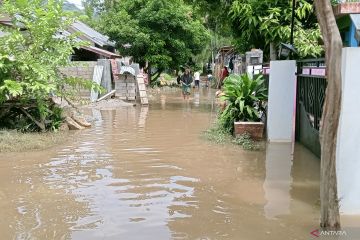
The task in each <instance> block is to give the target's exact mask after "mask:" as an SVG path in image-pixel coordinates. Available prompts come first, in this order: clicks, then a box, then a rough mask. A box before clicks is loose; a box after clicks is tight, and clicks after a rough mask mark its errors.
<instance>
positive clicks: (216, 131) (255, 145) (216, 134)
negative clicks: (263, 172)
mask: <svg viewBox="0 0 360 240" xmlns="http://www.w3.org/2000/svg"><path fill="white" fill-rule="evenodd" d="M203 135H204V137H205V139H207V140H209V141H211V142H215V143H217V144H224V145H226V144H234V145H239V146H241V147H242V148H243V149H244V150H252V151H255V150H256V151H258V150H261V149H263V146H262V145H263V144H261V142H256V141H254V140H252V139H251V137H250V135H249V134H244V135H241V136H240V137H233V136H232V135H230V134H229V133H228V132H226V131H224V130H223V129H222V128H221V127H220V126H219V124H218V123H215V124H214V125H213V126H212V127H211V128H210V129H208V130H206V131H205V132H204V134H203Z"/></svg>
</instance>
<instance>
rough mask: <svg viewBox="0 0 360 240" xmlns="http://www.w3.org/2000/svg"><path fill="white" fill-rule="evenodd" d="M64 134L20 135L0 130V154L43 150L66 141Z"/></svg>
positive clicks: (15, 132)
mask: <svg viewBox="0 0 360 240" xmlns="http://www.w3.org/2000/svg"><path fill="white" fill-rule="evenodd" d="M68 135H69V133H66V132H46V133H21V132H18V131H16V130H13V131H7V130H0V152H26V151H36V150H43V149H47V148H50V147H53V146H56V145H57V144H61V143H64V142H65V141H66V140H67V139H68Z"/></svg>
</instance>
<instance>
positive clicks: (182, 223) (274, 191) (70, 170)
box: [0, 89, 360, 240]
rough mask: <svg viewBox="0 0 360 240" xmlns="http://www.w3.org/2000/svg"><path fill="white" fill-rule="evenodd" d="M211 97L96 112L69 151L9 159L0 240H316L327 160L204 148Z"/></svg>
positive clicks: (2, 175) (5, 157) (2, 173)
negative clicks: (322, 164) (322, 175)
mask: <svg viewBox="0 0 360 240" xmlns="http://www.w3.org/2000/svg"><path fill="white" fill-rule="evenodd" d="M212 96H213V93H209V92H208V91H207V90H205V89H201V90H200V92H199V93H195V94H193V99H191V100H190V102H183V100H182V99H181V96H180V93H179V92H178V91H176V90H173V91H168V92H163V93H159V94H158V95H156V96H155V97H154V99H153V100H152V103H151V105H150V107H149V108H145V107H143V108H141V107H124V108H119V109H116V110H106V111H100V110H93V111H92V114H93V116H94V117H95V119H96V122H95V124H94V126H93V128H91V129H89V130H85V131H83V132H80V133H78V134H76V136H74V138H73V139H72V140H71V141H70V142H68V143H67V144H65V145H63V146H58V147H56V148H53V149H50V150H47V151H41V152H32V153H7V154H2V155H1V156H0V211H1V218H0V233H1V236H0V239H81V240H82V239H84V240H91V239H114V240H117V239H125V240H127V239H128V240H133V239H139V240H147V239H150V240H152V239H154V240H162V239H164V240H166V239H244V240H247V239H251V240H252V239H254V240H262V239H266V240H272V239H273V240H275V239H276V240H279V239H280V240H281V239H313V237H312V236H311V235H310V232H311V231H312V230H314V229H317V228H318V225H319V202H318V199H319V160H318V159H317V158H316V157H314V156H313V155H312V154H311V153H310V152H309V151H307V150H306V149H304V148H303V147H302V146H300V145H296V147H295V153H294V156H293V157H292V155H291V145H287V144H275V145H268V146H267V150H266V151H261V152H252V151H244V150H242V149H241V148H239V147H237V146H223V145H216V144H213V143H210V142H208V141H206V140H204V139H203V138H202V137H201V134H202V131H204V130H205V129H207V128H208V127H209V125H210V123H211V122H212V120H213V119H214V117H215V113H214V112H215V110H214V106H213V104H212ZM345 220H347V222H346V224H348V225H349V226H351V227H359V226H358V225H359V221H358V220H359V218H357V219H356V218H346V219H345ZM326 239H329V238H326ZM349 239H360V235H359V236H358V237H356V238H349Z"/></svg>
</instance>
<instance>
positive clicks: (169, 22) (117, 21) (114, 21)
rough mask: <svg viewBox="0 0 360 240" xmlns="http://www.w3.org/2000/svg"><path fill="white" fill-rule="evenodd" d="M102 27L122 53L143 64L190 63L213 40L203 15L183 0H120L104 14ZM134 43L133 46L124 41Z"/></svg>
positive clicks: (170, 65) (170, 66)
mask: <svg viewBox="0 0 360 240" xmlns="http://www.w3.org/2000/svg"><path fill="white" fill-rule="evenodd" d="M100 28H101V30H102V31H104V32H105V33H106V34H108V35H109V36H110V37H111V38H112V39H113V40H115V41H116V43H117V48H118V49H119V50H120V52H121V53H122V54H129V55H131V56H133V57H134V58H135V60H136V61H138V62H139V63H140V64H142V65H144V64H145V62H148V63H149V64H150V66H152V67H155V68H157V70H158V71H157V73H155V78H156V77H157V76H158V75H159V74H160V73H161V72H162V71H164V70H165V69H177V68H178V67H179V66H180V65H184V64H189V63H190V62H191V61H189V60H190V59H191V58H192V56H193V55H196V54H198V53H201V51H202V48H203V45H204V44H205V43H206V42H208V41H210V37H209V33H208V31H207V29H206V28H205V27H204V25H203V22H202V20H201V18H198V17H197V16H195V14H194V13H193V11H192V8H191V7H190V6H188V5H186V4H184V3H183V1H181V0H173V1H166V0H137V1H121V2H118V3H117V4H116V6H115V8H113V9H112V10H110V11H107V12H104V13H103V14H102V15H101V22H100ZM127 43H130V44H131V47H130V48H125V47H124V45H125V44H127Z"/></svg>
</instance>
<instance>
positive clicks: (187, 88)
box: [181, 69, 193, 99]
mask: <svg viewBox="0 0 360 240" xmlns="http://www.w3.org/2000/svg"><path fill="white" fill-rule="evenodd" d="M192 81H193V78H192V76H191V73H190V69H186V70H185V73H184V74H183V75H182V77H181V87H182V94H183V97H184V99H186V98H187V99H189V96H190V92H191V83H192Z"/></svg>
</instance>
